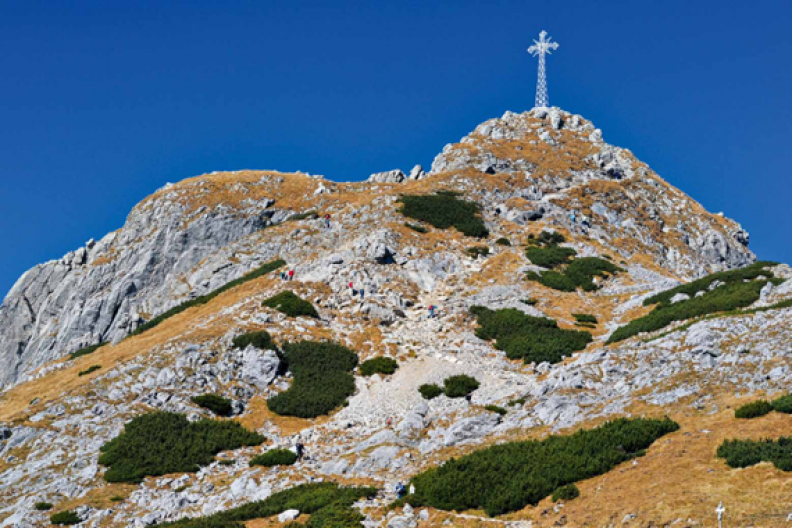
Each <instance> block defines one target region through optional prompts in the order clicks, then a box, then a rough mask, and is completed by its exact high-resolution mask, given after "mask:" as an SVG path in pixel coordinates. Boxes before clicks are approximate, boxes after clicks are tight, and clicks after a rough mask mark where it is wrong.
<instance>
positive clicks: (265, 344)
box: [233, 330, 275, 350]
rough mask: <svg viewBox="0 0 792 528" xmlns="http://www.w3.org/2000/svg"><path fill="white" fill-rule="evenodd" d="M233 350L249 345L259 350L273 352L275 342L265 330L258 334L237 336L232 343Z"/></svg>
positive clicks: (251, 333)
mask: <svg viewBox="0 0 792 528" xmlns="http://www.w3.org/2000/svg"><path fill="white" fill-rule="evenodd" d="M233 344H234V348H247V347H248V346H250V345H253V346H254V347H256V348H258V349H261V350H274V349H275V342H274V341H273V340H272V336H271V335H269V332H267V331H266V330H260V331H258V332H248V333H247V334H242V335H238V336H236V337H235V338H234V341H233Z"/></svg>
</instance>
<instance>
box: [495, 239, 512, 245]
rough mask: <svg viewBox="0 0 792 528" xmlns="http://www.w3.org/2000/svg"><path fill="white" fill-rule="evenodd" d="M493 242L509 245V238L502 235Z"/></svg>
mask: <svg viewBox="0 0 792 528" xmlns="http://www.w3.org/2000/svg"><path fill="white" fill-rule="evenodd" d="M495 243H496V244H498V245H499V246H511V240H509V239H508V238H503V237H501V238H499V239H498V240H496V241H495Z"/></svg>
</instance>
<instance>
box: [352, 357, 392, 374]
mask: <svg viewBox="0 0 792 528" xmlns="http://www.w3.org/2000/svg"><path fill="white" fill-rule="evenodd" d="M398 368H399V364H398V363H397V362H396V360H395V359H393V358H389V357H383V356H380V357H375V358H372V359H368V360H366V361H364V362H363V363H361V364H360V373H361V374H362V375H364V376H372V375H374V374H385V375H390V374H393V373H394V372H396V369H398Z"/></svg>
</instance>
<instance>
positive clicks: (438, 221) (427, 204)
mask: <svg viewBox="0 0 792 528" xmlns="http://www.w3.org/2000/svg"><path fill="white" fill-rule="evenodd" d="M400 201H401V204H402V206H401V208H400V209H399V212H400V213H401V214H403V215H404V216H407V217H409V218H412V219H413V220H419V221H421V222H426V223H427V224H431V225H433V226H434V227H436V228H438V229H448V228H450V227H454V228H456V229H457V230H459V231H460V232H462V234H464V235H467V236H472V237H477V238H486V237H487V235H488V234H489V232H488V231H487V228H486V226H485V225H484V221H483V220H482V219H481V206H480V205H479V204H477V203H475V202H469V201H467V200H463V199H461V198H459V196H458V195H457V194H456V193H452V192H447V191H446V192H437V193H435V194H429V195H405V196H402V197H401V199H400Z"/></svg>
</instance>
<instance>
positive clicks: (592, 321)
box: [572, 314, 599, 326]
mask: <svg viewBox="0 0 792 528" xmlns="http://www.w3.org/2000/svg"><path fill="white" fill-rule="evenodd" d="M572 317H574V318H575V322H576V323H577V324H579V325H590V326H596V325H597V323H599V321H597V318H596V317H595V316H593V315H591V314H572Z"/></svg>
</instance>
